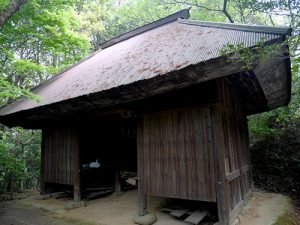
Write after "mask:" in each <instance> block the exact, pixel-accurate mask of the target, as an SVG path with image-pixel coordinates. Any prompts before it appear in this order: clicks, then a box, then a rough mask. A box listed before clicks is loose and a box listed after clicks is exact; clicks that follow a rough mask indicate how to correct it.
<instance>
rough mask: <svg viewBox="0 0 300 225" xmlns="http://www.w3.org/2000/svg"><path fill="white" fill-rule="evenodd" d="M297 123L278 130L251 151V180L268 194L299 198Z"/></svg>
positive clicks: (299, 132)
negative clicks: (282, 194) (267, 191)
mask: <svg viewBox="0 0 300 225" xmlns="http://www.w3.org/2000/svg"><path fill="white" fill-rule="evenodd" d="M299 126H300V122H293V123H289V125H287V126H285V127H281V129H280V131H278V133H277V134H276V135H268V136H267V137H264V138H262V139H261V140H259V141H257V142H255V143H254V145H253V146H252V149H251V153H252V154H251V155H252V164H253V165H254V167H253V174H254V181H255V184H256V185H257V186H259V187H262V188H264V189H267V190H269V191H275V192H283V193H288V194H292V195H293V196H296V197H297V198H298V199H299V198H300V179H299V177H300V142H299V136H300V130H299Z"/></svg>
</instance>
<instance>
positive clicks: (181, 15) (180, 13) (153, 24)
mask: <svg viewBox="0 0 300 225" xmlns="http://www.w3.org/2000/svg"><path fill="white" fill-rule="evenodd" d="M189 17H190V8H188V9H183V10H181V11H178V12H176V13H173V14H171V15H169V16H167V17H164V18H161V19H159V20H156V21H153V22H151V23H148V24H146V25H144V26H141V27H138V28H136V29H134V30H131V31H128V32H126V33H124V34H121V35H119V36H117V37H114V38H112V39H110V40H108V41H106V42H104V43H102V44H100V48H101V49H104V48H107V47H109V46H112V45H114V44H117V43H119V42H121V41H124V40H127V39H129V38H131V37H134V36H136V35H139V34H141V33H144V32H146V31H149V30H152V29H154V28H157V27H159V26H162V25H165V24H167V23H170V22H173V21H177V20H178V19H179V18H182V19H188V18H189Z"/></svg>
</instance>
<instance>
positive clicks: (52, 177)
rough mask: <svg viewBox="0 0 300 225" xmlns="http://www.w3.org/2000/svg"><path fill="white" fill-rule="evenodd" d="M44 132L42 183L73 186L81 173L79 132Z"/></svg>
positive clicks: (69, 130) (58, 129)
mask: <svg viewBox="0 0 300 225" xmlns="http://www.w3.org/2000/svg"><path fill="white" fill-rule="evenodd" d="M42 132H43V144H42V168H41V177H42V181H44V182H49V183H57V184H67V185H73V184H74V183H75V179H76V175H78V173H79V149H78V148H79V144H78V136H77V130H76V129H73V128H47V129H43V131H42Z"/></svg>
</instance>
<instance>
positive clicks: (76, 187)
mask: <svg viewBox="0 0 300 225" xmlns="http://www.w3.org/2000/svg"><path fill="white" fill-rule="evenodd" d="M74 201H75V202H80V201H81V184H80V171H78V172H77V174H76V175H75V183H74Z"/></svg>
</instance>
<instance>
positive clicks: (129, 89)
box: [0, 10, 291, 225]
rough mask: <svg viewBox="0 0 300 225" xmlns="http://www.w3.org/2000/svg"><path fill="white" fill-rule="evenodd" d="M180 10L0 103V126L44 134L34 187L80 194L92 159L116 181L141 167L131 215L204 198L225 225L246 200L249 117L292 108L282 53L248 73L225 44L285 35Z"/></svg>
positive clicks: (276, 39) (287, 69) (287, 31)
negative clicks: (157, 204) (152, 203)
mask: <svg viewBox="0 0 300 225" xmlns="http://www.w3.org/2000/svg"><path fill="white" fill-rule="evenodd" d="M188 17H189V12H188V10H183V11H180V12H178V13H175V14H173V15H170V16H168V17H166V18H163V19H161V20H158V21H156V22H153V23H150V24H148V25H145V26H143V27H141V28H138V29H135V30H133V31H130V32H128V33H126V34H124V35H122V36H119V37H117V38H114V39H112V40H110V41H108V42H106V43H104V44H103V45H102V47H101V48H102V49H101V50H99V51H97V52H96V53H94V54H92V55H91V56H89V57H88V58H86V59H84V60H83V61H81V62H79V63H77V64H76V65H73V66H72V67H70V68H69V69H67V70H66V71H64V72H62V73H61V74H59V75H57V76H55V77H53V78H51V79H49V80H47V81H46V82H44V83H42V84H41V85H39V86H37V87H35V88H34V89H33V92H34V93H36V94H37V95H40V96H41V97H42V100H41V101H40V102H35V101H32V100H29V99H20V100H18V101H15V102H14V103H12V104H10V105H7V106H6V107H3V108H1V110H0V122H1V123H3V124H5V125H7V126H9V127H14V126H22V127H24V128H29V129H41V130H42V150H41V151H42V152H41V155H42V167H41V193H42V194H43V193H45V192H46V191H47V187H50V186H51V185H53V184H63V185H71V186H73V187H74V198H75V200H80V199H81V189H82V188H83V187H82V186H81V185H82V179H83V177H82V176H84V175H83V173H82V171H83V169H82V165H83V164H84V163H88V162H91V161H95V159H99V160H100V163H101V167H102V166H103V169H105V168H115V170H113V171H112V170H109V169H108V170H109V171H110V172H105V174H106V176H108V177H109V178H108V179H111V180H112V181H113V182H114V180H115V172H114V171H123V170H126V171H137V172H138V193H139V194H138V196H139V203H138V204H139V215H144V214H145V212H146V207H147V204H146V197H147V196H162V197H167V198H176V199H187V200H197V201H207V202H215V203H216V204H217V207H218V218H219V222H220V225H226V224H228V221H229V218H230V217H231V216H232V215H233V214H234V212H235V210H236V209H238V208H239V207H241V206H243V205H244V204H245V202H246V199H247V197H248V196H249V195H250V194H251V191H252V188H253V181H252V174H251V163H250V152H249V144H248V129H247V116H248V115H252V114H256V113H260V112H265V111H268V110H271V109H274V108H277V107H280V106H285V105H287V104H288V103H289V101H290V97H291V72H290V58H289V56H288V54H287V52H284V51H283V49H284V48H280V49H279V48H278V50H277V52H276V53H273V54H272V55H270V56H269V57H268V58H267V59H265V60H263V61H261V62H256V63H255V65H254V66H253V68H252V69H251V70H249V69H247V67H245V66H244V65H243V64H242V63H237V62H234V61H230V60H228V58H227V56H225V55H222V54H221V50H222V49H223V48H224V46H226V45H227V44H230V45H237V44H240V43H243V44H244V46H245V48H253V47H255V46H256V45H257V43H259V42H261V41H263V42H264V44H265V45H273V44H280V43H283V42H284V40H285V39H286V36H288V35H290V34H291V30H290V29H288V28H275V27H262V26H244V25H236V24H224V23H212V22H200V21H192V20H188ZM285 47H287V46H285ZM286 49H288V48H285V50H286ZM101 167H100V168H101ZM115 183H116V186H118V185H119V184H118V181H117V180H116V182H115ZM118 188H119V187H116V189H118Z"/></svg>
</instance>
